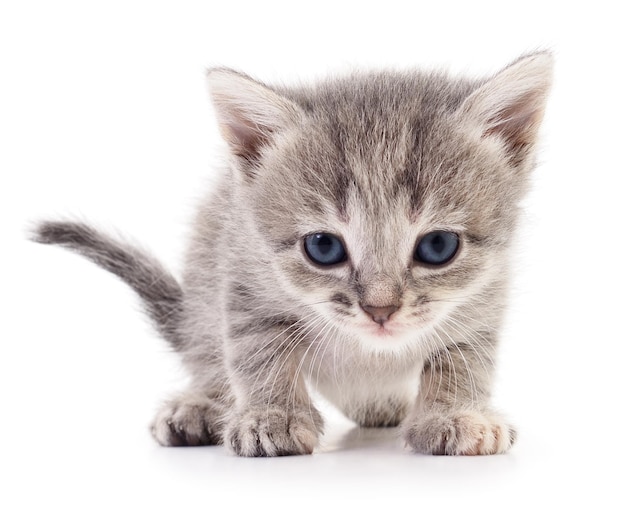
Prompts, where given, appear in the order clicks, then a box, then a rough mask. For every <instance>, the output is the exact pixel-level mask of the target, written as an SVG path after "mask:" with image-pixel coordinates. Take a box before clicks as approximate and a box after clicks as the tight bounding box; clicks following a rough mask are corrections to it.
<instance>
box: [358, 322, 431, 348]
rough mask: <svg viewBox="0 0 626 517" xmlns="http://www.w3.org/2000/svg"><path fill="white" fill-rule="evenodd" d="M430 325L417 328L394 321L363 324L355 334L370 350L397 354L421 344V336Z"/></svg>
mask: <svg viewBox="0 0 626 517" xmlns="http://www.w3.org/2000/svg"><path fill="white" fill-rule="evenodd" d="M429 327H430V326H429V325H425V326H424V328H421V327H417V328H416V327H414V326H412V327H408V326H404V325H397V324H393V323H389V324H387V325H378V324H375V323H373V324H361V325H358V326H357V328H356V329H355V330H356V332H355V334H356V336H357V338H358V340H359V343H360V344H361V346H363V348H365V349H366V350H368V351H375V352H377V353H389V354H397V353H400V352H403V351H406V350H407V349H408V348H414V347H417V346H419V343H420V341H421V339H420V337H421V336H422V335H423V334H424V332H425V331H426V330H427V329H428V328H429Z"/></svg>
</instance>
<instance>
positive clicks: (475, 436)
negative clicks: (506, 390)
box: [404, 411, 515, 456]
mask: <svg viewBox="0 0 626 517" xmlns="http://www.w3.org/2000/svg"><path fill="white" fill-rule="evenodd" d="M404 438H405V439H406V441H407V443H408V444H409V446H410V447H411V448H412V449H413V450H414V451H415V452H421V453H424V454H445V455H466V456H475V455H481V454H500V453H503V452H505V451H507V450H508V449H510V448H511V446H512V445H513V442H514V441H515V429H514V428H513V427H511V426H510V425H509V424H507V423H506V422H504V421H503V420H502V418H501V417H500V416H498V415H495V414H492V413H480V412H477V411H459V412H456V413H434V414H429V413H426V414H422V415H420V416H418V417H416V418H414V419H412V420H410V421H409V422H407V423H406V424H405V425H404Z"/></svg>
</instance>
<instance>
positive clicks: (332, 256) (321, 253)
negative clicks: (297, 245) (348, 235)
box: [304, 233, 348, 266]
mask: <svg viewBox="0 0 626 517" xmlns="http://www.w3.org/2000/svg"><path fill="white" fill-rule="evenodd" d="M304 251H305V252H306V254H307V256H308V257H309V258H310V259H311V260H312V261H313V262H315V263H316V264H319V265H321V266H331V265H333V264H339V263H340V262H344V261H345V260H347V258H348V257H347V255H346V250H345V249H344V247H343V244H342V243H341V241H340V240H339V238H338V237H335V236H334V235H331V234H330V233H314V234H312V235H308V236H307V237H305V238H304Z"/></svg>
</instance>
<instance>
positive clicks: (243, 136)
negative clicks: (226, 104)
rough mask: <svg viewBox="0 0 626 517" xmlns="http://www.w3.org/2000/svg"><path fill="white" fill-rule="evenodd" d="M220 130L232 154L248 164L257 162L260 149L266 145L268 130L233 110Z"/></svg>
mask: <svg viewBox="0 0 626 517" xmlns="http://www.w3.org/2000/svg"><path fill="white" fill-rule="evenodd" d="M221 129H222V133H223V135H224V138H225V139H226V141H227V142H228V143H229V145H230V147H231V150H232V152H233V154H235V155H236V156H238V157H239V158H242V159H244V160H245V161H246V162H248V163H255V162H256V161H257V160H258V158H259V154H260V150H261V147H263V145H265V144H266V143H267V141H268V139H269V133H270V131H269V129H268V128H263V127H259V126H258V125H255V124H254V123H253V122H252V121H251V120H248V119H247V118H246V117H245V115H244V114H242V113H240V112H238V111H235V110H233V112H232V113H231V116H230V117H229V119H228V120H227V121H225V122H224V123H223V124H222V127H221Z"/></svg>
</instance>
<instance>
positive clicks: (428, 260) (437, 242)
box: [414, 231, 459, 266]
mask: <svg viewBox="0 0 626 517" xmlns="http://www.w3.org/2000/svg"><path fill="white" fill-rule="evenodd" d="M458 249H459V236H458V235H457V234H456V233H452V232H444V231H436V232H430V233H427V234H426V235H424V237H422V238H421V239H420V240H419V242H418V243H417V247H416V248H415V255H414V258H415V260H417V261H418V262H422V263H424V264H430V265H432V266H443V265H444V264H446V263H448V262H450V261H451V260H452V259H453V258H454V256H455V255H456V252H457V251H458Z"/></svg>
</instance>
